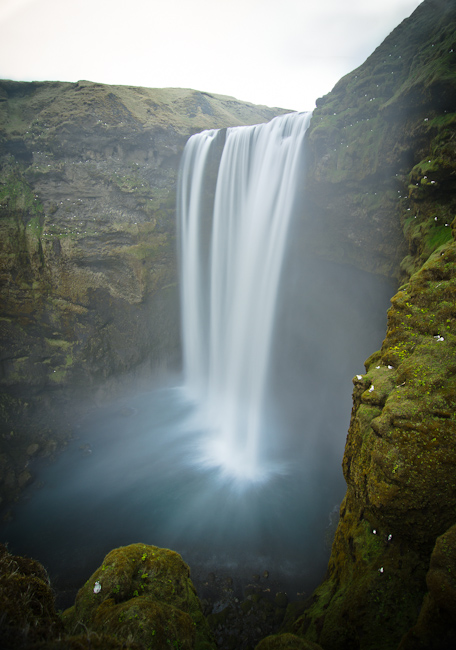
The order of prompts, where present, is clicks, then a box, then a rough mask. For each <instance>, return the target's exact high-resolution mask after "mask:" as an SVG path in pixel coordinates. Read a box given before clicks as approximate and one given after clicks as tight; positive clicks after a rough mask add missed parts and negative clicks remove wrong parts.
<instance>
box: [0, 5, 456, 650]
mask: <svg viewBox="0 0 456 650" xmlns="http://www.w3.org/2000/svg"><path fill="white" fill-rule="evenodd" d="M455 33H456V3H455V2H454V0H425V2H423V3H422V5H420V7H419V8H418V9H417V10H416V11H415V12H414V14H412V16H411V17H410V18H409V19H407V20H405V21H404V22H403V23H402V24H401V25H399V26H398V28H397V29H396V30H394V31H393V32H392V34H391V35H390V36H389V37H388V38H387V39H386V40H385V41H384V42H383V43H382V45H381V46H380V47H379V48H377V49H376V50H375V52H374V53H373V54H372V55H371V56H370V57H369V59H368V60H367V61H366V62H365V63H364V64H363V65H362V66H361V67H360V68H358V69H357V70H355V71H353V72H352V73H350V74H349V75H347V76H346V77H344V78H343V79H341V80H340V82H339V83H338V84H337V85H336V86H335V88H334V89H333V91H332V92H331V93H329V94H328V95H326V96H325V97H324V98H322V99H320V100H318V101H317V108H316V110H315V112H314V115H313V118H312V123H311V126H310V129H309V132H308V146H309V157H310V160H309V163H308V173H307V177H306V179H305V182H303V185H305V190H306V195H307V197H308V208H309V209H308V213H306V215H303V217H302V220H301V224H302V230H300V232H299V233H298V236H297V237H296V239H295V242H294V245H295V246H298V247H299V248H300V249H301V250H302V254H303V255H304V254H306V255H308V254H311V255H317V256H319V257H321V258H323V259H327V260H331V261H336V262H340V263H344V264H349V265H353V266H355V267H358V268H361V269H363V270H366V271H369V272H371V273H375V274H379V275H383V276H385V277H388V278H393V279H395V280H396V281H397V283H398V286H399V290H398V292H397V294H396V295H395V296H394V298H393V300H392V306H391V309H390V310H389V313H388V328H387V332H386V337H385V340H384V343H383V346H382V349H381V350H379V351H378V352H375V351H373V354H372V356H371V357H370V358H369V359H368V360H367V361H366V368H365V372H362V371H361V369H360V373H361V374H359V375H358V376H356V377H355V378H354V379H353V382H354V393H353V411H352V417H351V423H350V429H349V433H348V438H347V445H346V450H345V455H344V459H343V471H344V476H345V479H346V481H347V494H346V497H345V499H344V502H343V503H342V506H341V514H340V517H341V518H340V523H339V526H338V529H337V532H336V538H335V541H334V544H333V548H332V554H331V558H330V561H329V566H328V573H327V576H326V579H325V581H324V582H323V583H322V585H321V586H320V587H319V588H318V589H317V590H316V592H315V593H314V594H313V596H312V597H311V598H310V600H309V601H308V602H307V603H306V607H305V611H304V612H301V613H300V615H299V616H298V615H297V614H296V612H295V611H294V610H293V606H290V608H289V616H288V619H287V620H288V623H287V625H286V626H285V628H284V631H286V632H287V634H286V635H284V641H283V642H284V643H285V641H286V642H288V643H289V644H292V643H294V645H290V646H289V647H296V648H300V647H302V648H304V647H310V645H311V644H316V643H318V644H320V645H321V647H323V648H325V649H326V650H345V649H350V650H359V649H362V650H367V649H370V648H372V649H378V648H382V650H383V649H389V648H391V649H392V648H398V647H400V648H401V650H409V649H411V648H414V649H416V648H418V649H421V650H424V649H425V648H435V649H436V650H437V649H441V648H447V647H448V648H450V647H451V648H453V647H454V645H455V643H456V642H455V638H456V637H455V635H456V632H455V628H454V620H456V604H455V603H456V582H455V577H454V576H455V575H456V535H455V525H456V479H455V474H454V466H455V462H456V452H455V449H456V446H455V440H456V418H455V404H456V380H455V373H456V242H455V238H456V220H455V215H456V193H455V191H456V112H455V108H456V39H455ZM0 88H1V90H2V96H1V97H0V99H2V101H1V102H0V110H1V111H3V118H2V122H1V123H2V125H3V126H2V130H1V134H0V135H1V152H2V153H1V155H2V176H1V185H0V217H1V219H0V228H1V229H2V230H1V246H2V254H1V266H0V272H1V277H2V304H3V305H4V306H5V307H4V309H3V313H2V319H1V321H0V322H1V327H2V334H3V337H4V341H5V342H4V343H3V344H2V348H1V359H2V375H1V381H2V389H3V397H2V412H3V416H4V417H3V418H2V419H3V425H2V426H3V428H2V432H1V433H2V454H1V456H0V463H1V467H2V472H1V476H2V480H3V484H2V491H3V494H5V495H7V496H11V495H12V494H13V493H15V491H17V489H18V487H19V486H20V484H21V483H26V482H27V480H29V477H28V474H27V471H26V469H25V468H24V459H26V458H27V455H28V454H29V455H30V454H33V453H36V452H37V446H38V445H40V449H41V450H42V451H44V452H46V453H50V452H51V451H52V449H53V441H52V440H51V443H49V434H48V433H46V427H48V426H49V423H48V422H46V424H43V422H42V421H41V420H39V419H38V416H37V414H38V411H37V410H33V403H34V402H33V400H32V397H33V396H35V398H36V400H38V401H41V403H44V404H47V403H49V400H50V398H49V395H52V394H55V395H57V394H59V395H61V396H63V397H65V396H66V395H67V393H66V392H65V391H66V390H67V389H71V390H73V389H74V387H77V386H80V387H88V388H89V390H93V389H95V388H97V387H98V386H101V385H102V383H103V381H105V380H108V379H111V378H114V377H116V376H120V375H122V373H125V372H129V371H132V370H134V369H136V370H137V371H138V373H139V369H140V368H144V365H145V366H146V367H145V369H144V371H145V372H148V371H149V370H150V369H151V368H152V367H157V366H160V365H164V366H167V365H169V366H170V367H172V366H173V364H174V363H176V362H177V360H178V356H179V348H178V323H179V316H178V307H177V297H176V273H175V266H176V264H175V259H174V196H173V193H174V188H175V179H176V173H177V166H178V161H179V156H180V152H181V150H182V148H183V145H184V144H185V141H186V139H187V138H188V137H189V135H191V134H192V133H193V132H196V131H197V130H200V129H203V128H211V127H219V126H227V125H229V124H233V125H235V124H241V123H244V124H247V123H254V122H258V121H264V120H267V119H270V118H271V117H272V116H273V115H275V114H277V113H280V112H281V111H279V110H268V109H265V108H263V107H261V108H259V107H252V106H251V105H250V106H247V107H246V106H245V105H243V104H241V103H239V102H236V101H235V100H232V99H229V98H220V97H217V96H212V95H207V94H204V93H196V92H194V91H178V90H166V91H157V90H148V89H142V88H112V87H107V86H101V85H99V84H91V83H89V82H80V83H78V84H61V83H43V84H35V83H34V84H19V83H13V82H2V83H1V85H0ZM25 404H29V405H30V406H29V407H28V408H26V407H25ZM24 413H26V414H28V415H27V417H28V419H27V421H26V422H25V421H24V426H23V427H22V428H21V427H20V426H18V425H17V422H18V419H19V415H21V414H22V415H23V414H24ZM13 422H14V423H15V424H14V426H13V424H12V423H13ZM30 426H32V428H33V427H35V432H34V434H33V436H32V435H31V433H30V428H28V427H30ZM24 472H25V473H24ZM292 635H293V636H292ZM305 640H307V641H305ZM307 642H308V645H305V644H306V643H307ZM281 643H282V641H281V640H280V638H277V639H276V640H274V639H272V640H271V641H270V642H268V643H267V644H266V645H264V647H268V648H274V647H277V648H278V647H284V646H283V645H280V644H281ZM312 647H317V646H312Z"/></svg>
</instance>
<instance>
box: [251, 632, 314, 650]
mask: <svg viewBox="0 0 456 650" xmlns="http://www.w3.org/2000/svg"><path fill="white" fill-rule="evenodd" d="M255 650H322V647H321V646H320V645H318V644H317V643H312V641H307V640H306V639H303V638H301V637H299V636H296V635H295V634H289V633H285V634H274V635H272V636H267V637H266V638H265V639H263V640H262V641H260V643H259V644H258V645H257V646H256V648H255Z"/></svg>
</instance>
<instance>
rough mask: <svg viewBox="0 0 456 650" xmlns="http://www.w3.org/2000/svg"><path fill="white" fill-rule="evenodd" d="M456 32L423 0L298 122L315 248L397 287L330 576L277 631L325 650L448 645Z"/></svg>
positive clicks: (376, 356)
mask: <svg viewBox="0 0 456 650" xmlns="http://www.w3.org/2000/svg"><path fill="white" fill-rule="evenodd" d="M455 33H456V3H455V2H454V1H451V2H442V1H437V0H426V1H425V2H423V3H422V5H420V7H419V8H418V9H417V10H416V11H415V12H414V14H412V16H411V17H410V18H409V19H407V20H405V21H404V22H403V23H402V24H401V25H399V27H398V28H397V29H396V30H394V31H393V32H392V33H391V35H390V36H389V37H388V38H387V39H386V40H385V41H384V42H383V43H382V45H381V46H380V47H379V48H377V50H375V52H374V53H373V54H372V55H371V56H370V57H369V58H368V59H367V61H366V62H365V63H364V64H363V65H362V66H361V67H360V68H358V69H357V70H354V71H353V72H352V73H351V74H349V75H347V76H346V77H344V78H343V79H341V80H340V81H339V83H338V84H337V85H336V86H335V88H334V89H333V91H332V92H331V93H329V95H327V96H325V97H323V98H322V99H320V100H318V102H317V109H316V110H315V112H314V115H313V118H312V124H311V127H310V132H309V144H310V148H311V152H312V156H313V159H312V162H311V163H310V165H309V175H308V188H307V191H308V193H309V195H310V196H311V200H312V211H313V217H314V219H316V221H317V226H316V227H315V239H314V240H313V242H312V246H315V244H316V242H318V245H317V246H316V248H317V254H318V255H321V256H324V257H327V258H328V259H340V261H345V262H348V263H351V264H355V265H357V266H360V267H361V268H364V269H366V270H369V271H372V272H375V273H382V274H385V275H390V276H394V277H396V278H397V279H398V281H399V284H400V285H401V286H400V287H399V290H398V292H397V294H396V295H395V296H394V297H393V299H392V306H391V308H390V310H389V312H388V326H387V332H386V338H385V340H384V342H383V346H382V348H381V350H379V351H378V352H375V353H373V354H372V356H371V357H370V358H369V359H368V360H367V361H366V364H365V365H366V368H365V372H361V374H359V375H357V376H356V377H355V378H354V379H353V383H354V392H353V410H352V416H351V423H350V428H349V432H348V438H347V443H346V448H345V454H344V459H343V471H344V476H345V479H346V482H347V493H346V497H345V499H344V501H343V503H342V506H341V511H340V523H339V526H338V529H337V533H336V538H335V541H334V544H333V548H332V554H331V558H330V561H329V566H328V573H327V576H326V579H325V581H324V582H323V584H322V585H321V586H320V588H319V589H317V590H316V592H315V593H314V595H313V596H312V598H311V599H310V601H309V602H308V603H307V609H306V611H305V613H304V614H302V615H301V616H300V617H299V618H298V619H297V621H296V622H295V623H294V624H293V625H292V626H290V627H289V628H288V631H292V632H294V633H295V634H298V635H299V636H303V637H305V638H306V639H308V640H309V641H312V642H318V643H319V644H321V646H322V647H323V648H327V649H328V650H339V649H340V650H342V649H344V650H345V649H347V648H349V649H352V648H353V649H355V648H356V649H359V648H362V649H363V650H364V649H367V648H372V649H374V648H382V649H385V648H388V649H389V648H397V647H398V645H399V644H400V648H401V650H405V649H407V650H408V649H409V648H410V649H411V648H414V649H416V648H420V649H424V648H426V649H428V648H435V649H437V648H438V649H443V648H452V647H454V644H455V643H456V629H455V623H454V622H455V620H456V606H455V603H456V582H455V577H454V576H455V567H456V545H455V524H456V477H455V472H454V467H455V463H456V444H455V442H456V415H455V405H456V375H455V373H456V242H455V236H456V218H455V215H456V113H455V108H456V40H455ZM401 639H402V641H401Z"/></svg>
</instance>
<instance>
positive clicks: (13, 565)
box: [0, 545, 63, 650]
mask: <svg viewBox="0 0 456 650" xmlns="http://www.w3.org/2000/svg"><path fill="white" fill-rule="evenodd" d="M0 611H1V613H2V614H1V625H0V646H1V647H2V648H8V650H15V649H16V648H17V649H19V648H25V647H30V646H31V645H32V644H38V643H45V642H47V641H49V640H51V639H53V638H54V637H57V636H59V635H60V634H61V633H62V632H63V626H62V623H61V621H60V618H59V616H58V614H57V612H56V611H55V606H54V595H53V592H52V589H51V587H50V585H49V580H48V577H47V574H46V571H45V570H44V568H43V567H42V566H41V564H39V562H36V561H35V560H31V559H28V558H23V557H20V556H15V555H11V554H10V553H9V552H8V551H7V549H6V548H5V547H4V546H2V545H0Z"/></svg>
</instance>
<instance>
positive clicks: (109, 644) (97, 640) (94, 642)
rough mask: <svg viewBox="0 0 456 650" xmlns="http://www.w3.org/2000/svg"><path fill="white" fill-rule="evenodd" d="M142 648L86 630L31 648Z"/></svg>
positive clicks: (63, 649) (135, 644) (35, 649)
mask: <svg viewBox="0 0 456 650" xmlns="http://www.w3.org/2000/svg"><path fill="white" fill-rule="evenodd" d="M85 649H87V650H144V646H141V645H139V644H138V643H134V642H130V641H119V640H118V639H115V638H114V637H113V636H110V635H107V634H97V633H96V632H86V633H85V634H78V635H76V636H65V637H62V638H59V639H55V640H53V641H47V642H46V643H43V644H39V645H34V646H33V649H32V650H85Z"/></svg>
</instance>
